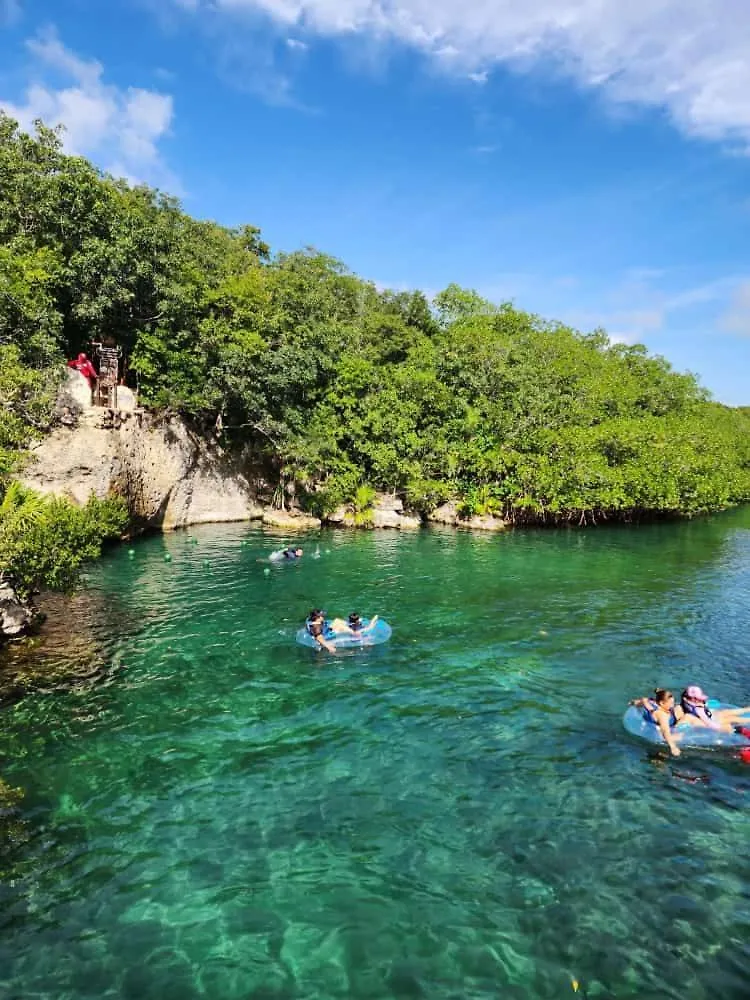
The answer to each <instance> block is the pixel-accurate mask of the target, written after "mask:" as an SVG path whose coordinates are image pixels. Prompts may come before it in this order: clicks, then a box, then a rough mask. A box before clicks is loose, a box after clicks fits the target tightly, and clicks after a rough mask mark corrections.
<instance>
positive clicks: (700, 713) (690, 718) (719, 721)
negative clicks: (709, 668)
mask: <svg viewBox="0 0 750 1000" xmlns="http://www.w3.org/2000/svg"><path fill="white" fill-rule="evenodd" d="M680 705H681V707H682V710H683V712H684V713H685V721H686V722H689V723H691V724H692V725H694V726H707V727H708V728H709V729H716V730H719V731H720V732H724V733H731V732H738V733H740V734H741V735H742V736H747V737H748V738H750V716H749V715H748V713H750V706H745V707H744V708H715V709H714V710H713V711H712V710H711V709H710V708H709V707H708V695H707V694H705V692H704V691H703V689H702V688H701V687H699V686H698V685H697V684H690V685H688V687H686V688H685V690H684V691H683V692H682V696H681V697H680Z"/></svg>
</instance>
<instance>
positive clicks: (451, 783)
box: [0, 510, 750, 1000]
mask: <svg viewBox="0 0 750 1000" xmlns="http://www.w3.org/2000/svg"><path fill="white" fill-rule="evenodd" d="M196 540H197V544H196ZM318 541H319V542H320V544H321V546H322V548H323V550H325V549H326V548H327V549H330V552H329V553H326V552H325V551H324V552H323V555H322V557H321V558H320V559H319V560H313V559H310V558H309V557H307V556H306V557H305V558H304V559H303V560H302V561H301V562H300V563H299V564H296V565H285V566H281V567H273V568H272V569H271V572H270V574H269V575H268V576H265V575H264V574H263V566H262V564H259V563H258V562H257V561H256V560H257V558H258V557H259V556H261V555H263V554H267V553H268V552H269V551H270V550H271V549H272V548H274V547H276V546H277V545H278V539H274V538H272V537H269V536H263V535H262V534H261V533H260V532H258V531H254V530H251V529H248V528H247V527H245V526H231V527H208V528H204V529H196V530H193V531H191V532H188V533H185V534H178V535H174V536H171V537H167V538H161V537H159V538H153V539H150V540H146V541H144V542H142V543H139V544H138V545H137V546H136V555H135V557H134V558H133V559H129V558H128V556H127V552H126V550H125V549H122V550H118V551H116V552H114V553H112V554H111V555H109V556H108V557H107V558H105V559H104V560H103V561H102V562H101V563H100V564H99V565H97V566H96V567H95V569H94V570H93V572H92V574H91V577H90V587H91V588H92V591H93V592H94V594H95V595H96V596H98V597H101V598H105V599H106V601H105V602H104V604H105V610H99V611H98V612H97V614H96V622H95V626H96V630H97V635H98V642H99V644H100V648H101V653H102V655H103V656H104V657H105V659H106V660H107V662H108V663H109V664H111V665H112V667H113V668H117V669H116V670H115V671H114V672H113V674H112V676H111V678H110V682H109V683H108V684H104V685H100V686H98V687H95V688H93V689H91V690H88V691H86V692H78V693H68V694H62V693H61V694H55V695H46V696H41V695H39V696H34V697H29V698H27V699H26V700H25V701H24V702H21V703H19V704H18V705H16V706H14V707H13V708H12V709H9V710H6V711H5V712H4V713H3V714H2V716H0V720H1V722H2V734H1V735H0V771H1V772H2V773H3V775H4V777H5V778H6V779H7V780H10V781H12V782H13V783H15V784H19V785H22V786H23V787H24V788H25V789H26V793H27V796H26V800H25V803H24V813H23V817H24V819H25V821H26V824H27V830H28V832H29V835H30V836H29V839H28V840H27V842H26V843H25V844H23V845H22V846H20V847H18V848H16V850H15V851H14V852H12V853H11V855H10V856H6V859H5V863H4V865H0V868H3V869H4V871H5V875H6V878H5V881H4V883H3V885H2V888H0V995H2V996H3V997H4V998H8V1000H10V998H14V1000H27V998H36V1000H47V998H49V1000H53V998H54V1000H67V998H75V1000H78V998H84V997H98V998H104V997H107V998H109V997H111V998H123V1000H152V998H153V1000H193V998H199V997H205V998H212V1000H235V998H236V1000H250V998H255V1000H271V998H275V1000H281V998H300V1000H302V998H304V1000H330V998H336V997H351V998H369V1000H380V998H383V1000H386V998H393V997H396V998H412V997H428V998H434V1000H442V998H445V1000H448V998H451V1000H472V998H473V1000H484V998H487V1000H489V998H500V997H502V998H519V1000H520V998H528V1000H536V998H550V1000H553V998H554V1000H558V998H565V997H567V996H570V997H572V996H573V995H574V994H573V991H572V988H571V985H570V977H571V976H575V977H576V978H577V979H579V980H580V981H581V983H582V984H583V985H584V987H585V989H586V991H587V995H588V997H589V998H593V997H638V998H640V1000H648V998H656V997H675V998H677V997H679V998H680V1000H699V998H709V997H711V998H717V997H718V998H721V1000H734V998H738V1000H739V998H746V997H747V996H748V995H750V851H748V844H749V843H750V802H749V801H748V799H749V798H750V794H749V793H750V768H748V767H747V766H746V765H742V764H741V763H739V762H738V761H736V760H734V759H732V758H727V757H723V756H719V755H717V754H713V755H711V754H705V753H704V754H703V755H701V754H693V755H689V754H685V755H684V756H683V757H682V758H681V759H680V760H679V761H678V762H675V763H673V762H671V761H668V760H666V759H664V757H663V756H661V755H659V754H658V753H655V752H654V751H653V749H650V748H648V747H646V746H644V745H640V744H638V743H636V742H635V741H633V740H632V739H631V738H630V737H628V736H627V735H626V734H625V733H624V731H623V729H622V727H621V714H622V711H623V706H624V702H625V700H626V699H627V698H628V697H631V696H633V695H635V694H640V693H644V692H645V691H647V690H648V689H650V688H653V687H654V685H655V684H657V683H664V684H668V685H674V686H678V685H680V684H683V683H686V682H688V681H697V682H699V683H701V684H702V685H703V686H704V687H706V688H708V689H709V690H710V691H711V692H712V693H715V694H718V695H719V696H720V697H722V698H724V699H726V700H727V701H730V702H738V703H741V704H745V703H750V638H749V637H748V618H749V613H750V511H747V510H746V511H738V512H735V513H733V514H730V515H728V516H725V517H722V518H716V519H713V520H710V521H706V522H696V523H693V524H686V525H676V526H657V527H649V528H641V529H638V530H627V529H619V530H597V531H586V532H580V533H579V532H556V533H538V532H529V533H516V534H509V535H507V536H503V537H486V536H483V535H468V534H454V533H450V532H445V533H443V532H423V533H420V534H417V535H409V534H397V533H385V532H383V533H358V534H351V533H343V532H342V533H339V534H322V535H320V536H314V537H313V536H311V538H309V539H307V541H306V545H307V548H308V552H309V551H311V549H312V548H313V547H314V545H315V544H316V542H318ZM167 551H168V552H170V553H171V555H172V561H171V562H168V563H167V562H165V561H164V554H165V552H167ZM206 560H207V561H208V564H209V565H208V567H205V566H204V561H206ZM316 603H323V605H324V606H325V607H326V608H327V609H328V610H329V612H331V613H333V612H343V613H345V612H348V611H349V610H351V609H357V610H359V611H360V612H362V613H363V614H364V613H371V612H374V611H378V612H380V614H381V615H383V616H384V617H385V618H387V620H388V621H390V622H391V623H392V625H393V628H394V634H393V639H392V640H391V642H390V643H389V644H388V645H386V646H381V647H377V648H374V649H371V650H369V651H366V652H358V653H356V654H354V655H350V656H345V657H341V658H340V659H338V660H335V661H332V660H330V659H328V658H326V657H324V656H316V654H315V653H313V652H311V651H308V650H305V649H303V648H301V647H298V646H296V645H295V643H294V631H295V629H296V628H297V627H298V624H299V623H300V620H301V619H302V618H303V617H304V615H305V613H306V612H307V610H308V608H309V607H310V606H311V605H313V604H316ZM92 613H93V612H92ZM82 624H83V625H85V626H86V627H88V625H90V624H91V623H85V622H84V623H82Z"/></svg>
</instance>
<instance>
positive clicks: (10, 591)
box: [0, 580, 34, 643]
mask: <svg viewBox="0 0 750 1000" xmlns="http://www.w3.org/2000/svg"><path fill="white" fill-rule="evenodd" d="M33 620H34V614H33V612H32V610H31V608H29V607H28V605H26V604H24V602H23V601H22V600H21V599H20V597H19V596H18V594H17V593H16V592H15V590H14V588H13V587H12V586H11V584H10V583H8V581H7V580H0V643H2V642H3V641H4V640H5V639H17V638H19V637H20V636H22V635H25V633H26V632H27V631H28V629H29V627H30V626H31V624H32V622H33Z"/></svg>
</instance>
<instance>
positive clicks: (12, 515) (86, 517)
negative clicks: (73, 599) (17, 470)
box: [0, 482, 127, 597]
mask: <svg viewBox="0 0 750 1000" xmlns="http://www.w3.org/2000/svg"><path fill="white" fill-rule="evenodd" d="M126 523H127V510H126V507H125V504H124V503H123V502H122V500H120V499H116V498H112V499H107V500H98V499H97V498H96V497H92V498H91V499H90V500H89V502H88V503H87V504H86V506H85V507H76V506H74V505H73V504H71V503H70V502H69V501H68V500H64V499H62V498H60V497H41V496H39V495H38V494H36V493H34V492H33V491H31V490H28V489H26V488H25V487H23V486H21V485H20V484H19V483H17V482H13V483H11V484H10V486H9V487H8V489H7V490H6V492H5V496H4V497H3V500H2V503H0V576H3V577H6V578H8V579H10V580H12V581H13V583H14V585H15V587H16V589H17V591H18V593H19V594H20V595H21V596H22V597H27V596H29V595H30V594H32V593H34V592H35V591H37V590H39V589H41V588H49V589H53V590H70V589H72V588H73V587H74V586H75V584H76V581H77V579H78V574H79V571H80V569H81V566H82V565H83V564H84V562H86V561H87V560H89V559H94V558H96V557H97V556H98V555H99V553H100V551H101V545H102V541H103V540H104V539H107V538H116V537H118V536H119V535H120V534H121V533H122V532H123V531H124V529H125V526H126Z"/></svg>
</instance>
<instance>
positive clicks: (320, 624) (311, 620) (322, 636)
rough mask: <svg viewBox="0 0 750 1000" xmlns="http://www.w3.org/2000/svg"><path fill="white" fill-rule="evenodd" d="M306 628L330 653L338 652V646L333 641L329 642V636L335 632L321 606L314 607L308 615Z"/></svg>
mask: <svg viewBox="0 0 750 1000" xmlns="http://www.w3.org/2000/svg"><path fill="white" fill-rule="evenodd" d="M305 628H306V629H307V631H308V633H309V634H310V635H311V636H312V637H313V639H314V640H315V641H316V642H317V644H318V645H319V646H320V647H321V649H325V650H327V651H328V652H329V653H335V652H336V647H335V646H334V645H333V643H331V642H329V641H328V638H327V636H329V635H331V634H332V633H333V630H332V628H331V626H329V624H328V622H327V621H326V617H325V614H324V613H323V612H322V611H321V610H320V608H313V609H312V611H311V612H310V614H309V615H308V616H307V621H306V622H305Z"/></svg>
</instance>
